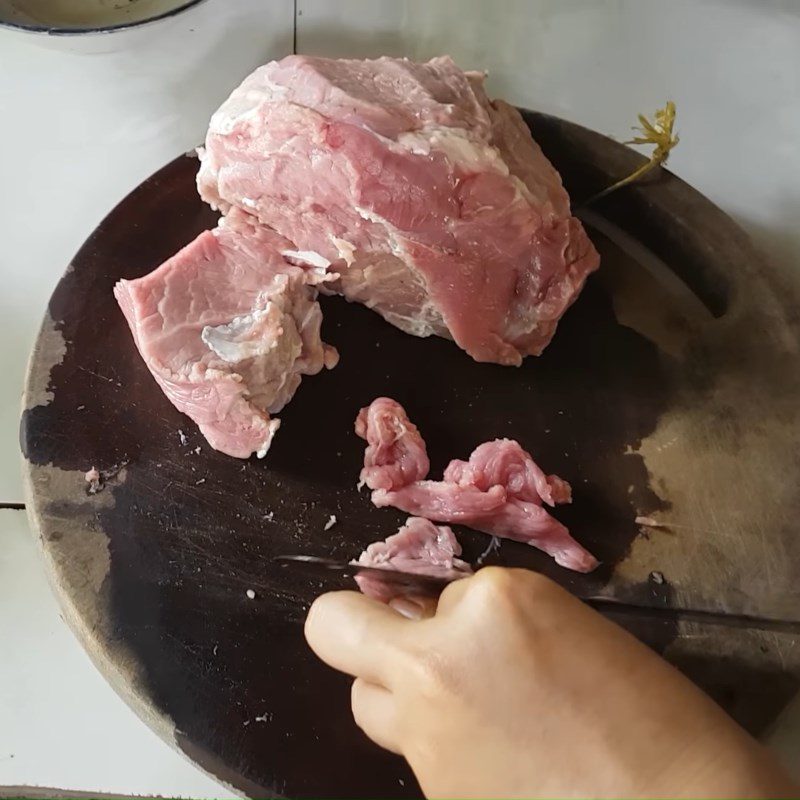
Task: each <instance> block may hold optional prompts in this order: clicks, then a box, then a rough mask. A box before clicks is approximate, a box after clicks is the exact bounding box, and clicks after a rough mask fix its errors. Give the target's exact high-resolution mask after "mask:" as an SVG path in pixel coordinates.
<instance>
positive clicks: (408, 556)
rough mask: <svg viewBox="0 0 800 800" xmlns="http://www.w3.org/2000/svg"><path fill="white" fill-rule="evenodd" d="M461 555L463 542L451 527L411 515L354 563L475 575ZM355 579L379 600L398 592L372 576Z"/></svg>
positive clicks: (436, 574)
mask: <svg viewBox="0 0 800 800" xmlns="http://www.w3.org/2000/svg"><path fill="white" fill-rule="evenodd" d="M460 555H461V545H460V544H459V543H458V540H457V539H456V537H455V535H454V534H453V531H451V530H450V528H448V527H447V526H437V525H434V524H433V523H432V522H430V521H429V520H427V519H420V518H419V517H409V518H408V519H407V520H406V523H405V525H403V527H402V528H400V530H399V531H398V532H397V533H395V534H393V535H392V536H390V537H389V538H388V539H386V541H383V542H374V543H373V544H371V545H370V546H369V547H367V549H366V550H365V551H364V552H363V553H362V554H361V555H360V556H359V558H358V560H357V561H355V562H353V563H357V564H362V565H364V566H366V567H378V568H380V569H390V570H391V569H396V570H399V571H401V572H411V573H414V574H417V575H431V576H433V577H436V578H447V579H448V580H458V579H459V578H466V577H467V576H468V575H472V567H470V565H469V564H467V562H466V561H462V560H461V559H460V558H458V556H460ZM356 582H357V583H358V586H359V588H360V589H361V591H362V592H364V594H366V595H369V596H370V597H374V598H375V599H376V600H382V601H384V602H386V601H388V600H391V599H392V598H393V597H394V596H395V594H396V589H394V590H393V589H392V587H390V586H387V585H386V584H384V583H382V582H381V581H380V579H379V578H375V577H373V576H370V575H358V576H357V577H356Z"/></svg>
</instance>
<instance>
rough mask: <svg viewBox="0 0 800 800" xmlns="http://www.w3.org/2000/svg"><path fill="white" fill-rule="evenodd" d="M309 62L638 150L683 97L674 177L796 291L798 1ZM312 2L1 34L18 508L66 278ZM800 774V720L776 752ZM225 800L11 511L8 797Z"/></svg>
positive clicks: (598, 7)
mask: <svg viewBox="0 0 800 800" xmlns="http://www.w3.org/2000/svg"><path fill="white" fill-rule="evenodd" d="M296 5H297V13H298V17H297V40H298V48H299V49H300V50H301V51H306V52H315V53H322V54H333V55H351V56H363V55H377V54H381V53H387V54H405V55H409V56H411V57H421V56H425V57H427V56H430V55H435V54H439V53H442V52H450V53H452V54H453V55H454V56H455V57H456V58H457V59H458V60H459V62H460V63H461V64H462V65H463V66H465V67H470V68H487V67H488V68H489V69H490V70H491V76H490V87H492V88H493V89H494V90H495V91H497V92H498V93H500V94H503V95H505V96H506V97H507V98H508V99H510V100H512V101H516V102H518V103H521V104H525V105H529V106H531V107H535V108H538V109H541V110H544V111H550V112H553V113H557V114H560V115H562V116H565V117H567V118H568V119H572V120H575V121H578V122H582V123H583V124H587V125H590V126H591V127H594V128H595V129H597V130H601V131H604V132H607V133H610V134H614V135H617V136H619V137H620V138H625V137H626V135H627V132H628V126H629V124H631V123H632V122H633V120H634V115H635V113H636V112H639V111H652V110H653V109H654V108H655V107H656V106H658V105H660V104H662V103H663V102H664V100H666V99H667V98H669V97H671V98H673V99H675V100H676V101H677V102H678V109H679V128H680V132H681V134H682V137H683V141H682V143H681V145H680V147H679V148H678V150H677V151H676V154H675V157H674V159H673V161H672V167H673V168H674V169H675V171H677V172H678V173H679V174H680V175H682V176H683V177H685V178H687V179H688V180H689V181H690V182H692V183H694V184H695V185H696V186H698V188H700V189H701V190H702V191H704V192H705V193H706V194H708V195H709V196H710V197H711V198H712V199H714V200H715V201H716V202H718V203H719V204H720V205H722V206H723V208H725V209H727V210H729V211H731V212H732V213H733V214H734V215H736V216H737V218H739V219H740V220H741V221H742V222H743V224H744V225H745V226H746V227H747V228H748V230H750V232H751V233H752V234H753V235H754V237H755V239H756V241H757V242H758V243H759V244H760V245H761V246H762V247H763V248H764V249H765V250H766V251H767V252H768V253H769V254H770V255H772V256H773V257H774V263H775V267H776V269H780V270H782V271H783V272H784V274H786V275H789V276H792V278H793V279H794V280H797V275H798V269H799V268H800V226H798V225H797V219H798V218H799V217H800V189H798V181H797V176H798V175H800V147H798V142H800V3H798V2H794V3H792V2H786V0H761V1H760V0H738V1H737V2H730V0H674V2H671V3H663V2H660V0H567V1H566V2H565V0H506V1H505V2H504V3H502V4H500V5H499V6H498V5H497V4H490V3H487V2H485V0H437V2H436V3H428V2H426V1H425V0H297V3H296ZM294 6H295V3H294V0H206V2H205V3H203V4H201V5H200V6H198V7H197V8H195V9H193V10H192V11H191V12H188V13H187V14H186V15H185V16H183V17H179V18H177V19H176V20H175V21H173V24H171V25H169V26H165V27H164V28H151V29H149V32H148V34H147V36H145V37H138V38H137V39H135V40H134V41H132V42H129V43H128V44H127V45H126V47H125V48H124V49H123V50H121V51H119V52H106V53H99V54H94V55H85V54H76V53H69V52H63V51H52V50H47V49H44V48H43V47H41V46H40V45H37V44H36V43H35V42H33V41H32V40H30V39H29V38H27V37H21V36H18V35H13V34H8V33H6V32H3V31H0V118H1V119H2V125H0V151H1V152H2V153H3V154H4V158H3V168H2V169H3V189H2V191H0V241H2V242H3V248H2V250H1V251H0V278H2V284H3V292H2V293H0V333H1V334H2V338H0V374H1V375H3V381H2V382H0V503H9V502H21V501H22V490H21V481H20V478H19V462H18V458H19V456H18V447H17V426H18V406H19V395H20V387H21V385H22V377H23V373H24V368H25V362H26V360H27V354H28V352H29V349H30V345H31V343H32V340H33V337H34V334H35V331H36V329H37V328H38V325H39V321H40V319H41V315H42V312H43V310H44V308H45V306H46V303H47V299H48V297H49V295H50V293H51V291H52V288H53V286H54V285H55V282H56V281H57V280H58V278H59V276H60V275H61V273H62V272H63V270H64V267H65V266H66V264H67V262H68V261H69V259H70V257H71V256H72V255H73V253H74V252H75V251H76V250H77V248H78V247H79V246H80V244H81V243H82V242H83V241H84V239H85V238H86V236H87V235H88V234H89V233H90V232H91V230H92V228H93V227H94V226H95V225H96V223H97V222H98V221H99V220H100V219H101V218H102V217H103V216H104V215H105V214H106V213H107V211H109V210H110V208H111V207H112V206H113V205H114V204H115V203H116V202H117V201H118V200H119V199H121V197H122V196H123V195H124V194H126V193H127V192H128V191H129V190H130V189H131V188H133V187H134V186H135V185H136V184H137V183H138V182H139V181H140V180H141V179H142V178H144V177H146V176H147V175H148V174H150V173H151V172H152V171H154V170H155V169H157V168H158V167H160V166H161V165H162V164H163V163H165V162H167V161H169V160H170V159H172V158H173V157H174V156H175V155H177V154H179V153H180V152H183V151H185V150H187V149H188V148H190V147H192V146H193V145H195V144H196V143H198V142H199V141H200V140H201V138H202V136H203V133H204V130H205V125H206V122H207V119H208V116H209V114H210V113H211V111H212V110H213V109H214V108H215V107H216V105H217V104H218V102H219V101H220V99H221V98H222V97H224V96H225V95H226V94H227V92H228V91H229V90H230V88H231V87H232V86H233V85H235V84H236V83H237V81H238V80H239V79H240V78H241V77H242V76H243V75H244V74H245V73H247V72H248V71H249V70H250V69H251V68H253V67H254V66H255V65H257V64H259V63H261V62H263V61H264V60H267V59H268V58H270V57H277V56H280V55H283V54H285V53H288V52H290V51H291V48H292V36H293V22H294V20H293V14H294ZM772 741H773V745H774V746H775V747H776V749H777V750H779V751H780V752H781V753H782V754H783V756H784V758H785V759H786V760H787V763H789V764H790V765H793V768H794V769H795V772H796V774H797V775H798V778H800V755H798V753H800V702H799V703H798V704H796V707H795V708H794V709H792V710H791V711H790V712H789V713H788V714H787V716H786V718H785V719H784V721H783V722H782V724H781V726H780V727H779V729H778V730H777V731H776V733H775V734H774V736H773V739H772ZM26 783H29V784H35V785H40V786H42V785H44V786H46V785H51V786H59V787H61V788H66V789H76V790H80V789H82V790H90V791H92V790H93V791H104V792H117V793H127V794H134V793H136V794H161V795H172V796H184V797H198V798H203V797H227V796H230V795H229V793H227V792H226V790H225V789H224V788H222V787H219V786H217V784H216V783H214V782H213V781H212V780H210V779H208V778H207V777H206V776H205V775H203V774H201V773H200V772H199V771H198V770H196V769H195V768H194V767H193V766H191V765H190V764H188V763H187V762H185V761H184V760H183V759H182V757H181V756H179V755H178V754H176V753H175V752H173V751H172V750H171V749H169V748H168V747H167V745H165V744H164V743H162V742H161V741H160V740H158V739H157V738H156V736H155V735H154V734H153V733H152V732H150V731H149V730H148V729H147V728H146V727H145V726H144V725H143V723H141V722H140V721H139V720H138V719H137V718H136V717H135V716H134V714H133V712H131V711H130V710H129V709H128V708H127V707H126V706H125V705H124V704H123V703H122V701H121V700H120V699H119V698H118V697H117V696H116V695H115V694H114V693H113V691H112V690H111V689H110V688H109V687H108V685H107V684H106V683H105V681H104V680H103V679H102V677H101V676H100V675H99V674H98V673H97V672H96V670H95V669H94V667H93V666H92V664H91V663H90V662H89V660H88V658H87V657H86V655H85V654H84V653H83V651H82V650H81V648H80V647H79V645H78V644H77V642H76V640H75V639H74V638H73V636H72V634H71V633H70V632H69V631H68V630H67V628H66V626H65V625H64V624H63V622H62V621H61V620H60V617H59V615H58V609H57V606H56V604H55V600H54V599H53V597H52V595H51V593H50V591H49V589H48V587H47V585H46V581H45V578H44V574H43V572H42V568H41V564H40V562H39V557H38V553H37V545H36V543H35V541H34V539H33V537H32V536H31V535H30V534H29V533H28V531H27V524H26V521H25V518H24V515H23V514H22V513H20V512H15V511H7V510H2V511H0V794H2V786H4V785H6V786H8V785H20V784H26Z"/></svg>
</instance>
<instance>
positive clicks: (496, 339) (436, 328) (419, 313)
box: [197, 55, 600, 365]
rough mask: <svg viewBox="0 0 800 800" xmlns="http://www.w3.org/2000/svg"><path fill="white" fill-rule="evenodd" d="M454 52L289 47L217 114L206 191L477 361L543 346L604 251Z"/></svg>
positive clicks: (203, 175) (515, 124) (505, 110)
mask: <svg viewBox="0 0 800 800" xmlns="http://www.w3.org/2000/svg"><path fill="white" fill-rule="evenodd" d="M483 80H484V76H483V75H482V74H479V73H471V72H464V71H463V70H461V69H459V68H458V67H457V66H456V64H455V63H454V62H453V60H452V59H451V58H449V57H448V56H444V57H441V58H434V59H431V60H430V61H428V62H425V63H415V62H413V61H409V60H408V59H405V58H403V59H399V58H379V59H375V60H369V59H365V60H362V59H329V58H320V57H315V56H304V55H290V56H287V57H286V58H284V59H282V60H281V61H273V62H271V63H269V64H266V65H264V66H262V67H259V68H258V69H257V70H255V72H253V73H252V74H251V75H249V76H248V77H247V78H245V80H244V81H243V82H242V84H241V85H240V86H239V87H238V88H236V89H235V90H234V91H233V92H232V94H231V95H230V97H229V98H228V99H227V100H226V101H225V102H224V103H223V104H222V106H221V107H220V108H219V109H218V110H217V112H216V113H215V114H214V115H213V117H212V118H211V121H210V124H209V129H208V134H207V136H206V141H205V147H203V148H201V149H200V150H199V151H198V152H199V156H200V160H201V166H200V170H199V173H198V176H197V185H198V190H199V192H200V196H201V197H202V198H203V199H204V200H205V201H206V202H208V203H210V204H211V205H212V206H213V207H214V208H218V209H219V210H221V211H222V212H223V213H229V211H230V210H231V209H236V208H238V209H241V210H244V211H247V212H248V213H250V214H252V215H253V216H254V217H257V218H258V220H259V221H260V222H261V223H263V224H264V225H269V226H270V227H272V228H274V229H275V230H277V231H278V232H279V233H281V234H283V235H284V236H286V237H288V238H289V239H291V240H292V241H293V242H295V244H296V245H297V247H298V248H299V249H301V250H304V251H308V252H312V253H314V254H316V255H317V257H318V258H319V259H320V260H321V261H324V262H329V263H331V264H333V265H335V269H336V271H337V272H338V273H339V276H340V280H339V281H338V282H337V283H336V284H334V287H333V288H334V289H335V290H336V291H337V292H340V293H341V294H343V295H344V296H345V297H347V298H348V300H353V301H356V302H360V303H364V304H365V305H366V306H368V307H369V308H371V309H373V310H374V311H376V312H377V313H379V314H381V315H382V316H383V317H384V318H385V319H386V320H387V321H388V322H390V323H391V324H393V325H396V326H397V327H398V328H400V329H401V330H404V331H406V332H407V333H410V334H413V335H415V336H430V335H437V336H444V337H447V338H450V339H453V340H454V341H455V342H456V344H458V346H459V347H461V348H463V349H464V350H466V351H467V353H469V354H470V355H471V356H472V357H473V358H474V359H476V360H477V361H489V362H496V363H499V364H508V365H518V364H520V363H521V361H522V359H523V358H524V357H525V356H526V355H530V354H534V355H538V354H539V353H541V352H542V350H544V348H545V347H546V346H547V344H548V342H549V341H550V339H551V338H552V336H553V333H554V332H555V329H556V325H557V324H558V321H559V319H560V318H561V316H562V315H563V314H564V312H565V311H566V310H567V308H569V306H570V305H571V304H572V302H573V301H574V300H575V298H576V297H577V296H578V294H579V293H580V291H581V289H582V287H583V284H584V282H585V280H586V278H587V276H588V275H589V274H590V273H591V272H593V271H594V270H595V269H597V267H598V265H599V262H600V259H599V256H598V254H597V251H596V250H595V249H594V247H593V246H592V243H591V242H590V241H589V238H588V236H587V235H586V232H585V231H584V229H583V227H582V225H581V223H580V222H579V221H578V220H577V219H576V218H575V217H574V216H573V215H572V212H571V210H570V202H569V197H568V195H567V192H566V191H565V189H564V187H563V185H562V182H561V178H560V176H559V174H558V172H557V171H556V170H555V168H554V167H553V165H552V164H551V163H550V162H549V161H548V160H547V158H546V157H545V155H544V153H543V152H542V150H541V149H540V147H539V146H538V145H537V144H536V142H535V141H534V140H533V138H532V136H531V133H530V130H529V129H528V126H527V125H526V124H525V121H524V120H523V118H522V116H521V115H520V113H519V112H518V111H517V110H516V109H515V108H513V107H512V106H510V105H508V104H507V103H504V102H503V101H501V100H489V98H488V97H487V96H486V92H485V91H484V88H483Z"/></svg>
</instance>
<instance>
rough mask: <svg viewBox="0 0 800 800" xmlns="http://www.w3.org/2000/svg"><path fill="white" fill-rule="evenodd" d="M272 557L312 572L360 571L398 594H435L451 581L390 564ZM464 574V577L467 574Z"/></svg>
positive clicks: (347, 574) (351, 573) (345, 573)
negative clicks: (379, 564) (407, 570)
mask: <svg viewBox="0 0 800 800" xmlns="http://www.w3.org/2000/svg"><path fill="white" fill-rule="evenodd" d="M273 560H274V561H277V562H278V563H280V564H282V565H284V566H285V565H287V564H292V565H294V566H295V567H299V568H301V569H304V570H305V571H306V572H308V573H310V574H313V575H319V574H320V573H325V574H331V573H337V574H339V575H341V576H343V577H345V578H355V577H356V576H358V575H363V576H365V577H370V578H375V579H377V580H379V581H381V582H382V583H384V584H386V585H387V586H390V587H391V588H393V589H397V590H398V594H415V595H419V596H421V597H433V598H436V597H438V596H439V595H440V594H441V593H442V592H443V591H444V588H445V586H447V584H448V583H452V580H451V579H450V578H438V577H435V576H433V575H418V574H416V573H414V572H402V571H400V570H396V569H393V568H391V567H386V568H383V567H368V566H365V565H363V564H357V563H351V562H348V561H336V560H335V559H332V558H319V557H318V556H275V558H274V559H273ZM464 577H465V578H466V577H467V575H465V576H464Z"/></svg>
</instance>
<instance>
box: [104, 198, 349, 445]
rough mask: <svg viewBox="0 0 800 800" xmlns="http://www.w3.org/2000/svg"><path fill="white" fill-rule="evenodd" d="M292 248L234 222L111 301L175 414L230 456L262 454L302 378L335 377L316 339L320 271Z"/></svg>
mask: <svg viewBox="0 0 800 800" xmlns="http://www.w3.org/2000/svg"><path fill="white" fill-rule="evenodd" d="M293 252H294V246H293V245H292V243H291V242H289V241H287V240H286V239H284V238H283V237H282V236H280V235H278V234H277V233H275V232H274V231H271V230H269V229H267V228H265V227H263V226H261V225H258V224H253V222H252V221H251V218H248V217H247V215H244V214H241V213H239V212H235V211H234V212H232V213H231V214H229V215H228V216H227V217H226V218H225V219H223V220H221V221H220V223H219V226H218V227H217V228H215V229H214V230H213V231H204V232H203V233H201V234H200V235H199V236H198V237H197V238H196V239H195V240H194V241H193V242H192V243H191V244H189V245H187V246H186V247H184V248H183V250H181V251H180V252H179V253H177V254H176V255H174V256H173V257H172V258H170V259H169V260H167V261H166V262H165V263H164V264H162V265H161V266H160V267H159V268H158V269H156V270H154V271H153V272H151V273H150V274H148V275H145V276H144V277H142V278H138V279H136V280H131V281H128V280H121V281H119V283H118V284H117V285H116V287H115V288H114V294H115V296H116V298H117V301H118V302H119V305H120V307H121V308H122V310H123V312H124V314H125V317H126V319H127V320H128V325H129V326H130V329H131V332H132V333H133V338H134V340H135V342H136V346H137V347H138V348H139V352H140V353H141V355H142V358H143V359H144V361H145V363H146V364H147V366H148V368H149V369H150V372H151V373H152V374H153V377H154V378H155V379H156V381H157V382H158V384H159V385H160V386H161V388H162V389H163V391H164V393H165V394H166V395H167V397H168V398H169V399H170V400H171V401H172V403H173V404H174V405H175V407H176V408H177V409H178V410H179V411H182V412H183V413H184V414H187V415H188V416H189V417H191V418H192V419H193V420H194V421H195V422H196V423H197V425H198V426H199V427H200V430H201V431H202V433H203V435H204V436H205V437H206V439H207V440H208V442H209V444H210V445H211V446H212V447H213V448H215V449H216V450H221V451H222V452H223V453H227V454H228V455H231V456H236V457H239V458H247V457H248V456H250V455H251V454H252V453H257V454H258V455H259V456H263V455H265V454H266V452H267V450H268V449H269V446H270V443H271V441H272V437H273V436H274V434H275V431H276V430H277V428H278V426H279V424H280V421H279V420H277V419H271V418H270V414H274V413H277V412H278V411H280V410H281V408H283V406H284V405H286V403H288V402H289V400H290V399H291V398H292V395H293V394H294V392H295V390H296V389H297V387H298V386H299V384H300V378H301V376H302V375H314V374H316V373H317V372H319V371H320V370H321V369H322V368H323V366H326V367H329V368H330V367H333V366H335V364H336V362H337V360H338V354H337V353H336V351H335V350H334V349H333V348H332V347H329V346H328V345H325V344H323V342H322V340H321V339H320V324H321V322H322V313H321V311H320V308H319V303H317V301H316V296H317V289H316V284H318V283H319V281H320V280H324V279H325V277H326V276H325V275H322V274H320V270H319V269H318V268H304V267H301V266H295V265H294V264H292V263H290V262H289V261H287V258H290V259H292V260H295V257H296V254H295V255H294V256H293V255H292V253H293Z"/></svg>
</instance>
